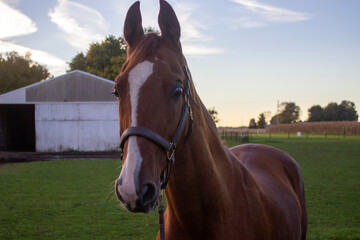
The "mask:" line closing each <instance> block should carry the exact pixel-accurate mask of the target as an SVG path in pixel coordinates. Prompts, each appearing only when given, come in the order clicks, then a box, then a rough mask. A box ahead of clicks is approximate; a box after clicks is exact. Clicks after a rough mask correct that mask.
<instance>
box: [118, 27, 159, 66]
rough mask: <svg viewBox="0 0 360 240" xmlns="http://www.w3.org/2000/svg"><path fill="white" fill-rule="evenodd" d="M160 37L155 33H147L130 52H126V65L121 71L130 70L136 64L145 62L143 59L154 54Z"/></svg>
mask: <svg viewBox="0 0 360 240" xmlns="http://www.w3.org/2000/svg"><path fill="white" fill-rule="evenodd" d="M160 39H161V37H160V36H159V35H157V34H156V33H147V34H146V35H145V36H144V38H143V39H142V40H141V41H140V42H139V44H138V45H137V46H136V47H135V48H134V49H131V51H129V50H128V53H127V60H126V63H125V64H124V65H123V67H122V69H121V71H124V70H125V69H126V68H128V69H132V68H133V67H134V65H136V64H137V63H140V62H143V61H145V59H146V58H147V57H149V56H151V55H153V54H154V52H155V50H156V49H157V48H158V47H159V44H160Z"/></svg>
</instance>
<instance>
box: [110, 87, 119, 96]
mask: <svg viewBox="0 0 360 240" xmlns="http://www.w3.org/2000/svg"><path fill="white" fill-rule="evenodd" d="M110 94H113V95H114V96H115V97H117V98H118V97H119V92H118V91H117V89H116V87H114V88H113V90H112V92H111V93H110Z"/></svg>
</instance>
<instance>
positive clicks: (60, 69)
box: [0, 41, 67, 76]
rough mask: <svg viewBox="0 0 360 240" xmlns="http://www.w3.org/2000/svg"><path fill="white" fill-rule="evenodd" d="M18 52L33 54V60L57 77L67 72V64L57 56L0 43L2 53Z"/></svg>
mask: <svg viewBox="0 0 360 240" xmlns="http://www.w3.org/2000/svg"><path fill="white" fill-rule="evenodd" d="M11 51H16V52H18V53H19V54H20V55H25V53H26V52H31V59H32V60H34V61H35V62H38V63H40V64H41V65H45V66H47V67H48V69H49V71H50V73H51V74H54V75H55V76H57V75H60V74H63V73H64V72H65V70H66V67H67V64H66V62H65V61H64V60H63V59H61V58H58V57H56V56H55V55H53V54H51V53H48V52H45V51H41V50H35V49H30V48H27V47H24V46H21V45H17V44H13V43H8V42H3V41H0V52H11Z"/></svg>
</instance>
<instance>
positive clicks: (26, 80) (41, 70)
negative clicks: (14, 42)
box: [0, 51, 51, 94]
mask: <svg viewBox="0 0 360 240" xmlns="http://www.w3.org/2000/svg"><path fill="white" fill-rule="evenodd" d="M50 76H51V74H50V72H49V70H48V69H47V68H46V67H45V66H42V65H40V64H38V63H37V62H34V61H33V60H31V53H30V52H27V53H26V54H25V55H24V56H21V55H19V54H18V53H17V52H15V51H13V52H7V53H5V56H3V54H0V94H3V93H6V92H9V91H12V90H15V89H18V88H21V87H24V86H27V85H29V84H33V83H36V82H39V81H41V80H46V79H48V78H49V77H50Z"/></svg>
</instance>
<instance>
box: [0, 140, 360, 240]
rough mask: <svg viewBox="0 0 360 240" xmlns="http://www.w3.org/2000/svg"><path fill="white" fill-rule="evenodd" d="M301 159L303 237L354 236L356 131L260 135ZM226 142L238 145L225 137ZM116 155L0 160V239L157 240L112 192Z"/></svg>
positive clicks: (359, 156)
mask: <svg viewBox="0 0 360 240" xmlns="http://www.w3.org/2000/svg"><path fill="white" fill-rule="evenodd" d="M250 142H255V143H263V144H267V145H271V146H274V147H277V148H280V149H282V150H284V151H286V152H287V153H289V154H290V155H291V156H292V157H293V158H294V159H295V160H297V162H298V163H299V165H300V167H301V169H302V173H303V178H304V182H305V191H306V201H307V208H308V215H309V227H308V239H337V240H339V239H360V167H359V165H360V137H359V136H358V137H356V136H354V137H346V138H344V137H341V136H340V137H339V136H338V137H335V136H329V137H328V138H326V139H325V138H324V137H323V136H319V137H316V136H312V137H309V138H305V137H301V138H296V137H290V138H288V135H287V134H284V135H272V137H271V139H270V138H269V136H268V135H266V134H265V135H259V136H254V137H252V138H251V140H250ZM227 144H228V145H229V146H233V145H236V144H239V142H235V141H230V140H228V141H227ZM119 166H120V161H119V160H117V159H114V160H66V161H49V162H30V163H17V164H6V165H0V239H155V237H156V234H157V230H158V224H157V222H158V220H157V213H156V211H154V212H152V213H151V214H131V213H127V212H126V211H125V210H123V209H121V208H120V206H119V204H118V203H117V200H116V197H115V195H114V192H113V187H114V186H113V182H114V180H115V178H117V177H118V175H119V172H120V168H119Z"/></svg>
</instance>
